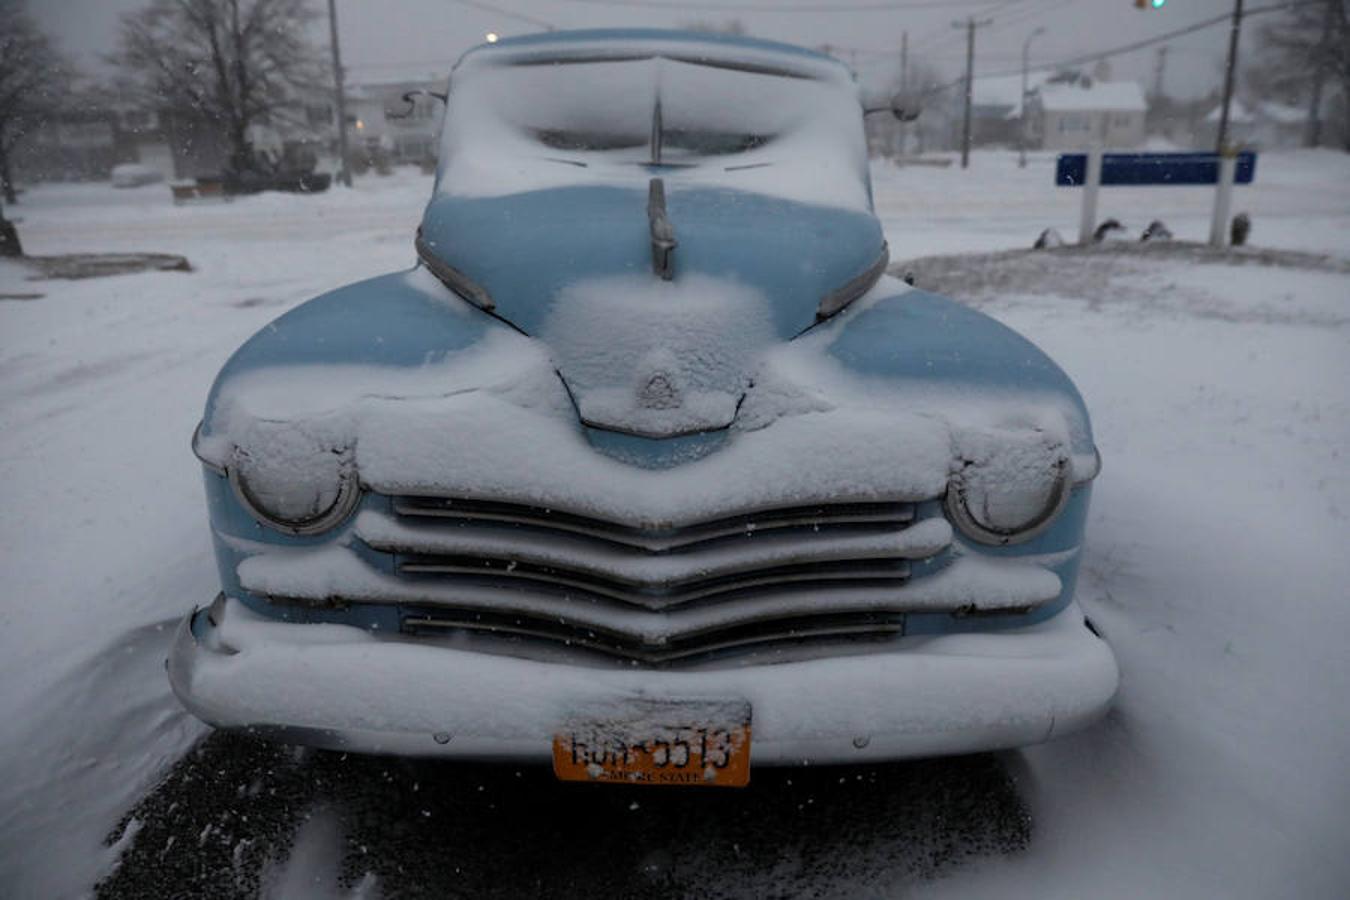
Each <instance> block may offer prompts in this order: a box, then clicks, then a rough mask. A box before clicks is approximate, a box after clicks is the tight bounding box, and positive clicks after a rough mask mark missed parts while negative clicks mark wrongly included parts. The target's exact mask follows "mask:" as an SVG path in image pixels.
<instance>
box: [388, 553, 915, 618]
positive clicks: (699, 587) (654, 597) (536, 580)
mask: <svg viewBox="0 0 1350 900" xmlns="http://www.w3.org/2000/svg"><path fill="white" fill-rule="evenodd" d="M398 570H399V571H400V572H401V573H404V574H411V575H454V576H464V577H467V578H474V579H480V580H486V579H494V580H495V579H505V580H506V581H514V582H518V583H519V584H520V585H521V586H522V588H526V587H529V586H531V585H533V586H546V587H549V588H555V589H564V590H565V589H575V590H578V591H582V592H583V593H586V594H595V595H598V596H601V597H608V598H610V599H612V600H621V601H623V602H625V603H632V604H635V605H637V606H643V607H647V608H649V609H664V608H666V607H670V606H677V605H680V604H683V603H690V602H693V601H695V600H707V599H709V598H712V597H715V596H719V595H723V594H736V593H740V592H745V591H749V590H763V589H766V588H772V587H776V586H785V585H800V584H804V583H811V584H815V585H817V586H819V587H835V586H838V585H840V584H856V585H859V586H867V587H887V586H896V585H900V584H903V583H904V582H905V580H906V579H907V578H908V577H909V564H908V563H906V562H903V561H896V560H890V559H858V560H839V561H832V562H824V563H800V564H796V565H785V566H776V567H772V568H761V569H755V570H751V571H748V572H741V573H736V574H730V575H720V576H714V577H711V578H699V579H690V580H687V581H682V582H679V583H676V584H653V585H651V586H649V587H645V588H644V587H641V586H632V587H627V586H625V585H623V584H621V583H618V582H616V581H614V580H612V579H607V578H603V577H597V576H594V575H589V574H587V573H584V572H578V571H575V570H569V569H566V568H554V567H551V566H541V565H533V564H530V563H523V564H522V563H518V562H515V561H510V562H506V561H503V560H499V559H470V558H456V557H435V556H413V557H409V558H406V559H404V560H401V561H400V562H399V564H398ZM485 583H488V582H485Z"/></svg>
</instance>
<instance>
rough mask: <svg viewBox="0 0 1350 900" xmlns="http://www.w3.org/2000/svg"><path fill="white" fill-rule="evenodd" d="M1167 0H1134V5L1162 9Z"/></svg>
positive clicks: (1140, 7)
mask: <svg viewBox="0 0 1350 900" xmlns="http://www.w3.org/2000/svg"><path fill="white" fill-rule="evenodd" d="M1166 3H1167V0H1134V5H1135V7H1136V8H1138V9H1162V8H1163V6H1164V5H1165V4H1166Z"/></svg>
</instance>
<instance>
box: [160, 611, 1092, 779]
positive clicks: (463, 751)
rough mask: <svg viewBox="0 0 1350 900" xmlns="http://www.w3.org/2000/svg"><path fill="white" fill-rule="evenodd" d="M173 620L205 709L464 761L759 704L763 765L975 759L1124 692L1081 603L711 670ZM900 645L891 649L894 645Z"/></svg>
mask: <svg viewBox="0 0 1350 900" xmlns="http://www.w3.org/2000/svg"><path fill="white" fill-rule="evenodd" d="M194 615H201V616H202V617H203V621H202V622H200V623H199V627H198V632H199V633H200V636H198V635H194V633H193V629H192V627H191V625H192V617H189V618H188V619H187V620H185V621H184V622H183V624H182V626H181V627H180V628H179V631H178V634H177V636H176V638H175V640H174V644H173V647H172V650H171V651H170V657H169V678H170V681H171V683H172V685H173V689H174V691H175V693H176V694H177V695H178V696H179V698H180V699H181V700H182V701H183V703H184V704H185V705H186V706H187V707H188V709H190V710H191V711H192V712H193V713H194V714H195V715H197V716H198V717H199V718H201V719H203V720H205V721H207V722H209V723H211V724H214V725H216V726H218V727H224V728H251V729H256V730H259V731H261V732H263V733H270V734H272V735H274V736H277V737H281V738H283V739H288V740H292V741H294V742H297V743H305V744H315V745H319V746H329V747H335V748H342V749H347V750H353V751H358V752H374V753H395V754H407V755H418V756H455V757H464V758H493V759H504V758H510V759H526V760H527V759H537V760H540V761H542V760H546V759H548V758H549V757H550V753H551V741H552V735H553V733H554V732H555V731H556V730H558V729H560V728H561V727H562V725H563V723H564V722H566V721H576V720H577V718H578V717H581V718H584V717H586V716H588V715H593V716H595V717H596V718H597V719H603V718H604V716H605V714H606V713H605V710H607V709H609V710H612V709H613V708H615V706H616V704H623V703H624V702H627V701H634V700H653V699H657V700H682V699H697V700H705V699H712V698H735V699H744V700H748V701H749V702H750V704H751V708H752V716H753V728H754V742H753V745H752V759H753V761H754V763H755V764H757V765H764V764H800V763H807V762H811V763H843V762H862V761H866V760H879V759H898V758H903V757H915V756H932V755H942V754H951V753H965V752H973V751H979V750H990V749H996V748H1003V747H1015V746H1022V745H1026V744H1032V743H1037V742H1040V741H1044V740H1048V739H1049V738H1051V737H1052V736H1056V735H1059V734H1062V733H1065V732H1068V731H1071V730H1074V729H1076V728H1079V727H1082V726H1084V725H1086V724H1088V723H1089V722H1091V721H1093V720H1094V719H1095V718H1097V717H1098V716H1099V715H1101V714H1102V713H1103V712H1104V711H1105V710H1106V708H1107V706H1108V705H1109V704H1110V702H1111V699H1112V698H1113V697H1114V695H1115V691H1116V686H1117V681H1118V671H1117V668H1116V662H1115V658H1114V656H1113V655H1112V653H1111V650H1110V648H1109V647H1108V646H1107V645H1106V644H1105V642H1103V641H1102V640H1101V639H1099V638H1098V637H1097V636H1095V635H1094V634H1093V633H1092V632H1091V631H1090V630H1088V628H1087V627H1085V623H1084V618H1083V614H1082V612H1081V611H1080V610H1079V608H1078V606H1077V604H1076V603H1075V604H1072V605H1070V606H1069V607H1068V608H1066V609H1065V610H1064V612H1062V613H1060V614H1059V615H1057V616H1055V617H1054V618H1052V619H1050V620H1048V621H1046V622H1043V623H1040V624H1038V625H1033V626H1029V627H1027V628H1023V629H1016V630H1012V631H1003V632H998V633H983V634H958V635H945V636H939V637H919V636H915V637H909V638H900V639H898V640H897V641H896V642H895V644H893V645H888V649H886V650H885V651H884V652H871V653H863V654H860V655H855V656H841V657H829V658H820V659H812V660H807V661H799V662H784V663H774V664H768V665H744V666H740V667H727V668H716V669H699V670H673V671H672V670H650V669H629V668H591V667H585V666H576V665H567V664H560V663H556V662H539V661H534V660H528V659H519V658H514V657H507V656H499V655H494V654H486V653H482V652H475V651H470V650H462V649H456V648H454V647H451V646H447V645H446V644H444V643H428V642H426V641H422V640H416V639H406V638H404V637H401V636H378V635H372V634H371V633H369V632H366V631H364V630H362V629H357V628H352V627H349V626H343V625H297V624H288V623H282V622H277V621H272V620H267V619H263V618H261V617H258V616H256V615H254V614H252V613H250V612H249V611H248V610H247V609H245V608H244V607H243V606H242V605H240V604H239V603H237V602H236V601H233V600H229V601H226V604H225V608H224V616H223V620H222V621H221V622H220V624H219V625H215V624H212V623H210V622H209V621H208V620H206V617H205V613H204V612H202V613H196V614H194ZM891 648H893V649H891Z"/></svg>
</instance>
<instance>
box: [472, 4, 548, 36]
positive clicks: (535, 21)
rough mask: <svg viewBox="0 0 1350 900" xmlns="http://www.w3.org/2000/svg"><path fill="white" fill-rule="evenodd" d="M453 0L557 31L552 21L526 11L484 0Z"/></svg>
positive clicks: (546, 29)
mask: <svg viewBox="0 0 1350 900" xmlns="http://www.w3.org/2000/svg"><path fill="white" fill-rule="evenodd" d="M453 2H455V3H459V4H461V5H463V6H472V7H473V8H474V9H478V10H482V11H483V12H490V13H496V14H497V15H499V16H505V17H506V18H508V19H515V20H516V21H517V22H524V23H526V24H527V25H534V26H536V27H538V28H542V29H544V30H545V31H555V30H556V29H557V27H558V26H557V25H555V24H553V23H552V22H546V21H544V20H543V19H536V18H535V17H534V16H527V15H525V14H524V13H518V12H512V11H511V10H509V9H503V8H502V7H500V6H497V5H496V4H495V3H485V2H484V0H453Z"/></svg>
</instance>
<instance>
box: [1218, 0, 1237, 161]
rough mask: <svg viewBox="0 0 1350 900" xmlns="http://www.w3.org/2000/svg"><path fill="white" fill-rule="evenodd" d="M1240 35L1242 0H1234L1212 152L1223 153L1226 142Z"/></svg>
mask: <svg viewBox="0 0 1350 900" xmlns="http://www.w3.org/2000/svg"><path fill="white" fill-rule="evenodd" d="M1241 37H1242V0H1234V3H1233V26H1232V29H1231V30H1230V31H1229V33H1228V65H1227V66H1225V67H1224V72H1223V109H1222V110H1221V111H1220V112H1219V136H1218V138H1217V139H1216V140H1215V142H1214V152H1215V153H1223V152H1224V148H1225V147H1226V146H1227V144H1228V109H1229V107H1230V106H1232V104H1233V77H1234V75H1235V74H1236V72H1237V55H1238V41H1239V40H1240V39H1241Z"/></svg>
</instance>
